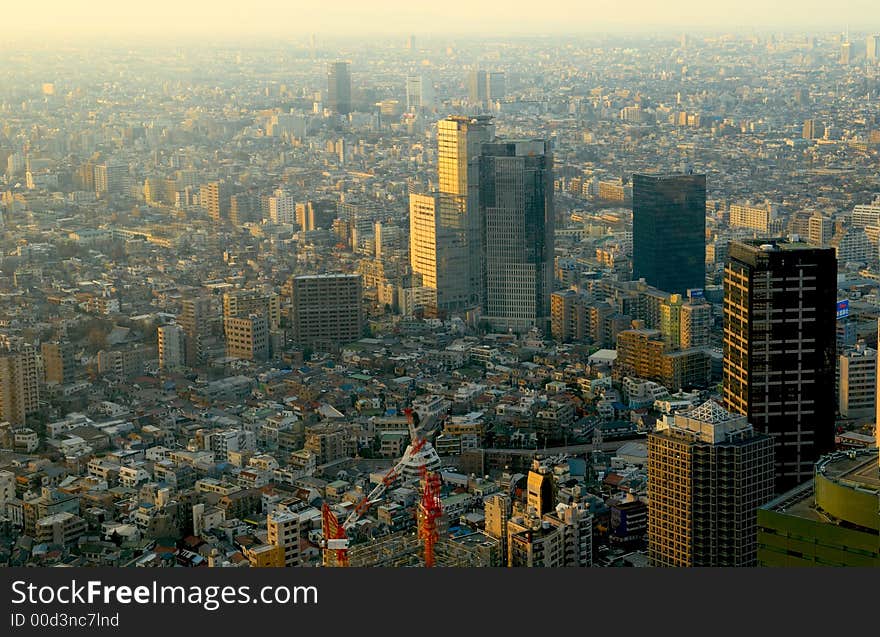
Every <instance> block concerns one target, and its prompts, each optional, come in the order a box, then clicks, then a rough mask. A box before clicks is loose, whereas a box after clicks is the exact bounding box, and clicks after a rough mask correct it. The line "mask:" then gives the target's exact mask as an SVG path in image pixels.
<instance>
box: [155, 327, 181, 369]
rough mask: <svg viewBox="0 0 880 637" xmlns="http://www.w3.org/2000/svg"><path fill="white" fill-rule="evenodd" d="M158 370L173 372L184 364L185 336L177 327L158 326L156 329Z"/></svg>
mask: <svg viewBox="0 0 880 637" xmlns="http://www.w3.org/2000/svg"><path fill="white" fill-rule="evenodd" d="M157 332H158V345H159V368H160V369H163V370H165V371H169V370H173V369H176V368H178V367H181V366H183V365H185V364H186V336H185V334H184V332H183V328H181V327H180V326H179V325H175V324H173V323H172V324H169V325H160V326H159V327H158V328H157Z"/></svg>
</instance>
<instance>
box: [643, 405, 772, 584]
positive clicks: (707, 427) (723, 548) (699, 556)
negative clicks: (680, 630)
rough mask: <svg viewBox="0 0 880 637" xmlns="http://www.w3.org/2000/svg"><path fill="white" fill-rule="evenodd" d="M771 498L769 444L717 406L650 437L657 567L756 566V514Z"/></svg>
mask: <svg viewBox="0 0 880 637" xmlns="http://www.w3.org/2000/svg"><path fill="white" fill-rule="evenodd" d="M772 497H773V441H772V439H771V438H770V436H767V435H765V434H761V433H758V432H756V431H755V429H754V427H752V425H751V424H749V422H748V420H747V419H746V417H745V416H742V415H738V414H732V413H730V412H728V411H727V410H725V409H723V408H722V407H721V406H719V405H718V404H717V403H715V402H714V401H711V400H710V401H707V402H705V403H703V404H702V405H700V406H699V407H696V408H694V409H692V410H691V411H687V412H679V413H676V414H675V415H674V416H669V415H667V416H664V418H663V420H662V421H661V422H659V423H658V426H657V429H656V430H655V431H654V432H652V433H650V434H648V554H649V556H650V558H651V562H652V563H653V564H654V565H655V566H716V567H717V566H754V565H755V561H756V551H757V525H756V517H757V513H756V511H757V509H758V507H759V506H761V505H763V504H765V503H766V502H768V501H769V500H770V499H771V498H772Z"/></svg>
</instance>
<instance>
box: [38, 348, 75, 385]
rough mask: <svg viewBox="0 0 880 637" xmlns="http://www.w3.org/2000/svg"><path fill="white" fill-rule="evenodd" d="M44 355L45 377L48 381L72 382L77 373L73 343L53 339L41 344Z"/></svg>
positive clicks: (61, 383) (41, 351)
mask: <svg viewBox="0 0 880 637" xmlns="http://www.w3.org/2000/svg"><path fill="white" fill-rule="evenodd" d="M40 353H41V354H42V356H43V378H44V379H45V381H46V382H47V383H58V384H59V385H63V384H65V383H70V382H72V381H73V379H74V375H75V374H76V360H75V358H74V351H73V345H72V344H70V343H66V342H59V341H52V342H48V343H43V344H42V345H40Z"/></svg>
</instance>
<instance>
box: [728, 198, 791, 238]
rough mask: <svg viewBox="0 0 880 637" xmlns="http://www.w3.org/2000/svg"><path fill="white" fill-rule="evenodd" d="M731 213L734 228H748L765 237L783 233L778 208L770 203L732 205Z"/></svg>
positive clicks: (731, 222) (730, 221)
mask: <svg viewBox="0 0 880 637" xmlns="http://www.w3.org/2000/svg"><path fill="white" fill-rule="evenodd" d="M729 213H730V218H729V224H730V226H731V227H732V228H748V229H750V230H756V231H757V232H761V233H763V234H764V235H767V234H779V233H780V232H781V231H782V220H781V219H779V218H777V215H776V207H775V206H774V205H773V204H772V203H770V202H769V201H768V202H765V203H764V204H763V205H756V204H752V203H750V202H745V203H740V204H731V206H730V210H729Z"/></svg>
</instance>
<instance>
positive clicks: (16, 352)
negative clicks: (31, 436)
mask: <svg viewBox="0 0 880 637" xmlns="http://www.w3.org/2000/svg"><path fill="white" fill-rule="evenodd" d="M40 376H41V374H40V366H39V360H38V356H37V350H36V348H34V347H32V346H30V345H27V344H21V345H15V346H11V347H4V348H3V351H2V352H0V422H4V421H5V422H9V423H11V424H13V425H23V424H25V419H26V418H27V416H29V415H30V414H32V413H34V412H36V411H37V410H39V408H40V380H41V379H40Z"/></svg>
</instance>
